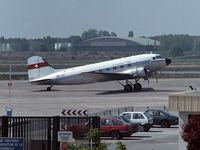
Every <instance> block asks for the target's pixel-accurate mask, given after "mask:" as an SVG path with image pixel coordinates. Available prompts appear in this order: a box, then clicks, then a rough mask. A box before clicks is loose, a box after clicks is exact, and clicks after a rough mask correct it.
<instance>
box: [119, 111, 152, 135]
mask: <svg viewBox="0 0 200 150" xmlns="http://www.w3.org/2000/svg"><path fill="white" fill-rule="evenodd" d="M120 115H123V116H126V117H127V118H129V119H130V121H131V122H132V123H139V124H140V125H141V127H140V128H139V131H145V132H147V131H149V130H150V128H151V126H152V124H153V118H152V117H149V116H147V115H145V114H144V113H143V112H123V113H121V114H120Z"/></svg>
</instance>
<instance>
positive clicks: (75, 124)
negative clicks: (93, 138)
mask: <svg viewBox="0 0 200 150" xmlns="http://www.w3.org/2000/svg"><path fill="white" fill-rule="evenodd" d="M92 128H97V129H100V118H99V117H59V116H56V117H0V137H22V138H23V139H24V149H25V150H36V149H37V150H59V149H60V143H59V142H58V131H72V133H73V138H74V139H75V141H76V144H80V143H82V144H85V146H88V147H90V146H91V145H90V143H91V142H89V138H88V136H87V133H88V132H89V131H90V129H92ZM99 139H100V137H99Z"/></svg>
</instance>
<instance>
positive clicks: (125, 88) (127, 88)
mask: <svg viewBox="0 0 200 150" xmlns="http://www.w3.org/2000/svg"><path fill="white" fill-rule="evenodd" d="M132 90H133V87H132V85H131V84H126V85H125V86H124V91H126V92H131V91H132Z"/></svg>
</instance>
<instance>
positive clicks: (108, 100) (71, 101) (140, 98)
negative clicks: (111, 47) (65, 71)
mask: <svg viewBox="0 0 200 150" xmlns="http://www.w3.org/2000/svg"><path fill="white" fill-rule="evenodd" d="M140 83H141V84H142V86H143V89H142V91H141V92H130V93H126V92H124V91H123V87H122V86H121V85H120V84H119V83H118V82H116V81H112V82H104V83H94V84H85V85H64V86H53V87H52V91H46V87H47V86H41V85H31V84H30V83H28V81H25V80H23V81H21V80H20V81H12V86H10V87H9V86H8V81H0V110H1V112H0V115H1V116H3V115H6V108H7V107H8V106H11V107H12V109H13V112H12V114H13V116H58V115H61V112H62V110H63V109H75V110H76V109H77V110H78V109H79V110H80V109H84V110H85V109H86V110H88V111H89V113H95V112H100V111H103V110H107V109H113V108H120V107H128V106H133V107H134V108H138V110H141V109H142V108H144V109H145V108H146V107H150V108H151V107H157V106H161V107H162V106H166V107H168V95H169V94H170V93H174V92H180V91H185V90H191V89H190V88H189V86H190V85H192V86H193V87H194V88H198V87H200V82H199V79H198V78H191V79H189V78H184V79H182V78H181V79H159V80H158V83H157V82H156V81H155V79H150V81H149V83H148V82H147V81H143V80H141V82H140ZM9 88H10V90H9ZM136 110H137V109H136Z"/></svg>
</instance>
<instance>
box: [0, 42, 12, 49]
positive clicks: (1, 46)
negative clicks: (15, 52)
mask: <svg viewBox="0 0 200 150" xmlns="http://www.w3.org/2000/svg"><path fill="white" fill-rule="evenodd" d="M0 51H11V46H10V43H0Z"/></svg>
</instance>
